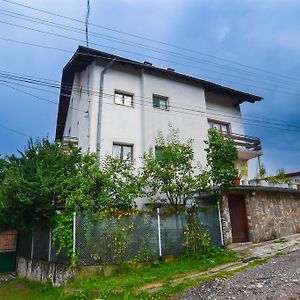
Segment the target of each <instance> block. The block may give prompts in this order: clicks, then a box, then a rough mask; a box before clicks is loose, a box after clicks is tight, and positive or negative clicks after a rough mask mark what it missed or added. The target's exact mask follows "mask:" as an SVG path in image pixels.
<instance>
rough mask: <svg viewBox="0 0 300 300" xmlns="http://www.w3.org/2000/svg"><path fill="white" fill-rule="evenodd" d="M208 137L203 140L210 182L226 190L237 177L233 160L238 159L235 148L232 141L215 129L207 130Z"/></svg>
mask: <svg viewBox="0 0 300 300" xmlns="http://www.w3.org/2000/svg"><path fill="white" fill-rule="evenodd" d="M208 133H209V139H208V141H205V143H206V144H207V145H208V147H207V148H206V149H205V151H206V152H207V167H208V170H209V177H210V183H211V185H212V186H214V187H217V188H219V189H220V190H221V191H226V190H228V189H229V188H230V187H231V186H232V184H233V181H234V180H235V179H236V178H237V177H238V171H237V169H236V168H235V165H234V162H235V161H236V160H237V159H238V152H237V148H236V146H235V144H234V141H232V140H231V139H228V138H226V137H224V136H223V135H222V134H220V133H219V132H218V131H217V130H216V129H210V130H209V132H208Z"/></svg>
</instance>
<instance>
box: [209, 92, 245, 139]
mask: <svg viewBox="0 0 300 300" xmlns="http://www.w3.org/2000/svg"><path fill="white" fill-rule="evenodd" d="M205 98H206V107H207V116H208V118H210V119H213V120H218V121H223V122H227V123H230V125H231V132H232V133H237V134H242V135H243V134H244V125H243V121H242V119H241V111H240V106H239V105H235V104H236V100H233V99H232V98H230V97H227V96H224V95H222V94H216V93H214V92H206V93H205Z"/></svg>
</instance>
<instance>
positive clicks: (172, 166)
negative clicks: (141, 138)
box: [143, 127, 207, 206]
mask: <svg viewBox="0 0 300 300" xmlns="http://www.w3.org/2000/svg"><path fill="white" fill-rule="evenodd" d="M192 143H193V141H192V140H188V141H187V143H182V142H180V139H179V131H178V130H175V129H174V128H172V127H170V132H169V134H168V135H167V137H166V138H164V136H163V135H162V133H161V132H160V133H159V136H158V138H157V139H156V150H157V151H156V153H155V151H154V150H153V149H152V148H150V149H149V151H148V152H147V153H146V154H145V155H144V167H143V176H144V179H145V182H146V187H147V189H146V190H147V195H148V196H149V197H150V199H152V201H154V202H160V203H165V204H170V205H172V206H180V205H185V204H186V203H187V201H188V200H190V199H192V198H193V196H194V195H195V193H196V192H198V191H199V190H200V189H203V188H204V186H206V183H207V176H206V175H207V174H206V173H205V172H198V175H195V174H196V172H195V171H196V169H198V168H197V167H195V166H194V165H193V163H194V151H193V147H192ZM198 171H200V170H198Z"/></svg>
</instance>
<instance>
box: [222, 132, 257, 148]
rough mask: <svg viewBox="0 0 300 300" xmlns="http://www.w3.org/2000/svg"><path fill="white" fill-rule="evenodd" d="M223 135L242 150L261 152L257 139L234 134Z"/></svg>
mask: <svg viewBox="0 0 300 300" xmlns="http://www.w3.org/2000/svg"><path fill="white" fill-rule="evenodd" d="M223 135H224V136H225V137H227V138H229V139H231V140H233V141H234V143H235V144H236V146H237V147H238V148H242V149H245V150H249V151H261V149H262V148H261V143H260V139H259V138H257V137H252V136H247V135H241V134H236V133H230V134H227V133H223Z"/></svg>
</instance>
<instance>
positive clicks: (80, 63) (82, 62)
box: [56, 46, 263, 140]
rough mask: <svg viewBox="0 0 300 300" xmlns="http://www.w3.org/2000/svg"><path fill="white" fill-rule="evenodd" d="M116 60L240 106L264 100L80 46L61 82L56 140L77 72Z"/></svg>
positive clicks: (60, 131)
mask: <svg viewBox="0 0 300 300" xmlns="http://www.w3.org/2000/svg"><path fill="white" fill-rule="evenodd" d="M112 59H115V60H116V63H119V64H123V65H132V66H135V67H137V68H141V69H145V70H148V71H149V72H152V73H154V74H157V75H160V76H169V77H172V78H174V79H177V80H183V81H184V82H186V83H190V84H193V85H195V84H196V85H200V86H201V87H203V88H204V89H205V90H210V91H214V92H216V93H222V94H224V95H227V96H230V97H233V98H235V99H236V100H237V102H238V103H239V104H240V103H242V102H244V101H247V102H252V103H254V102H255V101H260V100H262V99H263V98H262V97H260V96H256V95H253V94H249V93H246V92H242V91H238V90H235V89H231V88H228V87H225V86H222V85H219V84H216V83H212V82H209V81H206V80H203V79H200V78H196V77H192V76H188V75H185V74H181V73H177V72H175V71H174V70H172V69H162V68H158V67H155V66H152V65H151V64H149V63H147V64H146V63H141V62H138V61H134V60H130V59H127V58H124V57H121V56H118V55H114V54H109V53H105V52H102V51H98V50H95V49H91V48H86V47H83V46H79V47H78V49H77V50H76V52H75V53H74V55H73V56H72V58H71V59H70V60H69V62H68V63H67V64H66V65H65V67H64V69H63V74H62V80H61V90H60V98H59V109H58V116H57V124H56V139H57V140H61V139H62V137H63V132H64V127H65V123H66V118H67V113H68V107H69V102H70V95H71V91H72V85H73V79H74V75H75V73H76V72H80V71H83V70H84V69H85V68H86V67H87V66H88V65H89V64H91V63H92V62H93V61H94V60H97V61H110V60H112Z"/></svg>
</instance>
